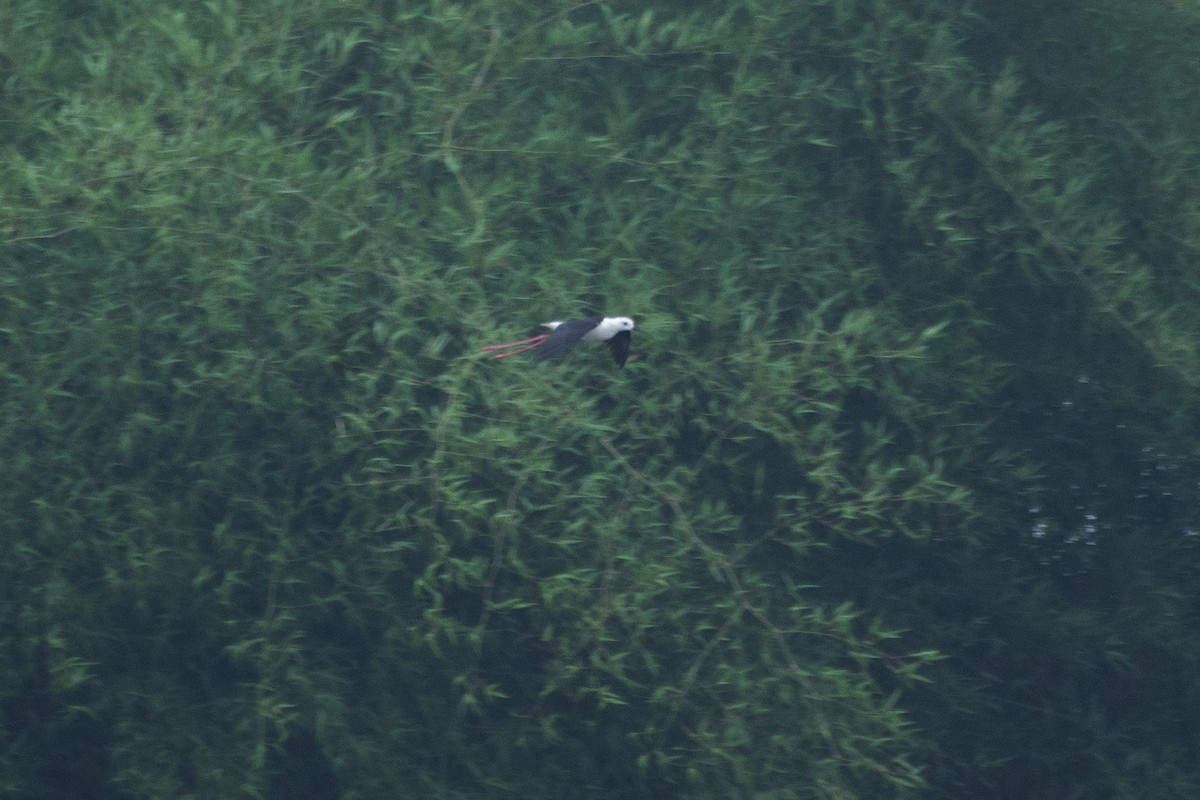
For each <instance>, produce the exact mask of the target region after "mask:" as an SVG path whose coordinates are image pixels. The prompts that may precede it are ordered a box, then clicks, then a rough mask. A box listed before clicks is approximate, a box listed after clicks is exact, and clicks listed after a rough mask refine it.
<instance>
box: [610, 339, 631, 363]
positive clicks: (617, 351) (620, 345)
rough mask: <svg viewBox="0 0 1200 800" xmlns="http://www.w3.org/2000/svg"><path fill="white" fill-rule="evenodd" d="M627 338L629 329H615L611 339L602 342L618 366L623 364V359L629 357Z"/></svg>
mask: <svg viewBox="0 0 1200 800" xmlns="http://www.w3.org/2000/svg"><path fill="white" fill-rule="evenodd" d="M629 339H630V332H629V331H617V332H616V333H615V334H613V337H612V338H611V339H609V340H608V341H607V342H605V343H604V346H605V347H607V348H608V352H610V353H612V357H613V360H614V361H616V362H617V366H618V367H623V366H625V359H627V358H629Z"/></svg>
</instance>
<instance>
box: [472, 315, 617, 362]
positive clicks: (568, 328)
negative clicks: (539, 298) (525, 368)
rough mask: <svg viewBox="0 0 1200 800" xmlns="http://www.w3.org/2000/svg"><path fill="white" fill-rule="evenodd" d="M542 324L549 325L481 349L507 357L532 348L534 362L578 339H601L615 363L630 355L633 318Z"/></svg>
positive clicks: (561, 350) (572, 344)
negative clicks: (525, 336) (543, 330)
mask: <svg viewBox="0 0 1200 800" xmlns="http://www.w3.org/2000/svg"><path fill="white" fill-rule="evenodd" d="M542 327H543V328H548V329H549V332H548V333H539V334H538V335H537V336H533V337H531V338H529V339H522V340H521V341H519V342H505V343H504V344H491V345H488V346H487V347H481V348H480V349H481V350H507V351H508V352H505V353H498V354H497V355H494V356H492V358H508V357H509V356H515V355H516V354H517V353H524V352H525V351H526V350H533V351H534V353H533V361H534V363H537V362H539V361H545V360H546V359H548V358H557V357H558V356H561V355H562V354H563V353H565V352H567V351H568V350H570V349H571V348H572V347H574V346H575V345H576V344H578V343H579V342H603V343H604V345H605V346H606V347H607V348H608V352H610V353H612V357H613V360H614V361H616V362H617V366H618V367H623V366H625V361H626V360H627V359H628V358H629V338H630V333H631V332H632V331H633V327H634V326H633V320H631V319H630V318H629V317H584V318H583V319H572V320H567V321H566V322H563V321H561V320H555V321H554V322H543V323H542ZM510 348H517V349H515V350H512V349H510Z"/></svg>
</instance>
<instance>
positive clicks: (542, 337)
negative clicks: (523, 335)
mask: <svg viewBox="0 0 1200 800" xmlns="http://www.w3.org/2000/svg"><path fill="white" fill-rule="evenodd" d="M548 338H550V334H548V333H539V334H538V335H537V336H532V337H530V338H528V339H522V340H521V341H519V342H505V343H504V344H489V345H488V346H487V347H481V348H479V349H480V350H505V349H507V348H509V347H520V349H519V350H510V351H509V352H507V353H500V354H498V355H494V356H492V358H493V359H497V358H508V357H509V356H515V355H516V354H517V353H524V352H525V351H526V350H532V349H533V348H535V347H537V346H538V345H540V344H541V343H542V342H544V341H546V339H548ZM521 345H525V346H524V347H521Z"/></svg>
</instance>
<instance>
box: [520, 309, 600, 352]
mask: <svg viewBox="0 0 1200 800" xmlns="http://www.w3.org/2000/svg"><path fill="white" fill-rule="evenodd" d="M600 319H601V318H600V317H585V318H584V319H573V320H569V321H567V322H564V323H563V324H562V325H559V326H558V327H557V328H555V329H554V330H553V331H551V332H550V338H549V339H547V340H546V341H544V342H542V343H541V344H540V345H538V347H537V349H536V350H534V351H533V361H534V362H538V361H545V360H546V359H547V358H557V357H558V356H561V355H562V354H563V353H565V352H567V351H568V350H570V349H571V348H572V347H574V346H575V345H577V344H578V343H579V340H580V339H582V338H583V337H584V336H585V335H587V332H588V331H590V330H592V329H593V328H595V327H596V326H597V325H599V324H600Z"/></svg>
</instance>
